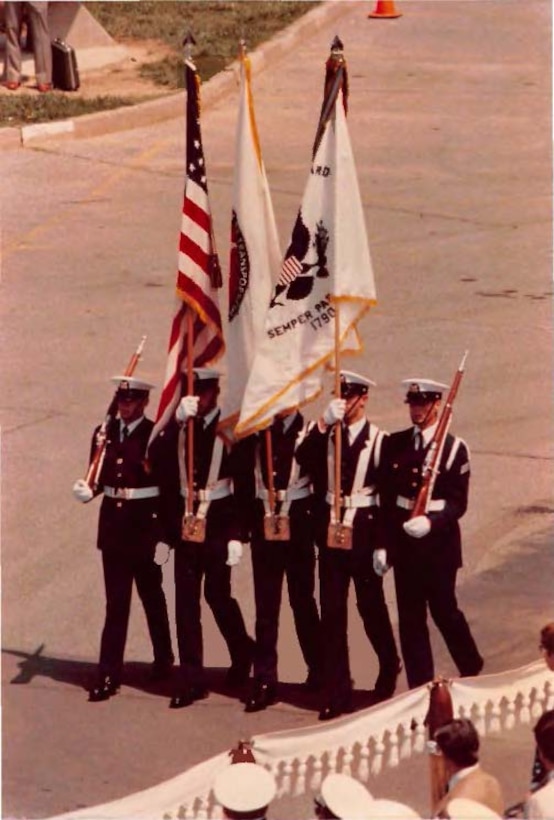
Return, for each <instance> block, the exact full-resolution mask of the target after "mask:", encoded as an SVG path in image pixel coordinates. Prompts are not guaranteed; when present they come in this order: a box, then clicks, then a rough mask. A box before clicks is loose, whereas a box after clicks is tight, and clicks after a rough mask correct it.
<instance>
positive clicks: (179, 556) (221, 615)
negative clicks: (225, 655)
mask: <svg viewBox="0 0 554 820" xmlns="http://www.w3.org/2000/svg"><path fill="white" fill-rule="evenodd" d="M226 561H227V539H226V538H221V539H220V538H217V539H212V540H209V541H208V540H207V541H206V542H205V543H203V544H197V543H192V542H191V541H182V542H181V544H180V545H179V546H178V547H177V548H176V549H175V620H176V626H177V643H178V646H179V660H180V664H181V683H182V685H184V686H204V685H205V680H204V652H203V640H202V614H201V605H200V600H201V595H202V581H204V597H205V598H206V603H207V604H208V606H209V607H210V609H211V610H212V612H213V615H214V618H215V622H216V624H217V626H218V628H219V631H220V632H221V634H222V636H223V638H224V640H225V643H226V644H227V648H228V650H229V655H230V656H231V663H233V664H235V663H239V664H240V663H241V662H244V661H245V659H246V658H247V657H248V656H249V653H250V647H251V641H250V638H249V636H248V633H247V632H246V627H245V625H244V620H243V617H242V613H241V611H240V608H239V605H238V603H237V601H236V600H235V599H234V598H233V597H232V595H231V567H228V566H227V564H226Z"/></svg>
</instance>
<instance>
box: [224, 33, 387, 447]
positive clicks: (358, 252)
mask: <svg viewBox="0 0 554 820" xmlns="http://www.w3.org/2000/svg"><path fill="white" fill-rule="evenodd" d="M347 92H348V87H347V72H346V63H345V60H344V55H343V50H342V43H341V42H340V40H339V39H338V38H336V39H335V41H334V42H333V45H332V47H331V55H330V57H329V59H328V61H327V64H326V77H325V90H324V97H323V103H322V108H321V115H320V121H319V125H318V129H317V133H316V138H315V143H314V149H313V159H312V164H311V168H310V174H309V177H308V182H307V184H306V188H305V191H304V196H303V198H302V203H301V206H300V209H299V211H298V215H297V217H296V222H295V224H294V227H293V230H292V236H291V241H290V244H289V247H288V249H287V252H286V254H285V259H284V261H283V263H282V266H281V273H280V275H279V278H278V280H277V283H276V285H275V287H274V289H273V293H272V296H271V299H270V303H269V309H268V311H267V314H266V318H265V328H264V335H263V338H262V340H261V342H260V346H259V349H258V352H257V354H256V357H255V359H254V362H253V365H252V369H251V372H250V376H249V379H248V383H247V386H246V390H245V395H244V399H243V403H242V407H241V412H240V418H239V422H238V424H237V426H236V428H235V433H236V435H237V436H238V437H242V436H246V435H248V434H250V433H252V432H254V431H255V430H260V429H262V428H264V427H265V426H267V425H268V424H269V423H270V422H271V419H272V418H273V417H274V416H275V414H276V413H278V412H280V411H282V410H285V409H290V408H294V407H300V406H301V405H302V404H305V403H306V402H308V401H311V400H313V399H314V398H315V397H316V396H317V394H318V392H319V391H320V389H321V380H322V376H323V372H324V368H325V367H326V366H332V364H333V358H334V355H335V346H336V339H338V344H339V347H340V351H341V352H347V351H348V352H360V351H361V349H362V344H361V339H360V338H359V334H358V332H357V325H358V323H359V321H360V320H361V318H362V317H363V316H364V315H365V314H366V312H367V311H368V310H369V309H370V307H371V306H372V305H374V304H375V303H376V293H375V282H374V276H373V267H372V262H371V256H370V251H369V244H368V239H367V232H366V225H365V218H364V212H363V205H362V200H361V196H360V190H359V185H358V179H357V175H356V168H355V164H354V157H353V153H352V147H351V143H350V136H349V133H348V127H347V123H346V102H347ZM339 303H340V321H339V327H338V328H337V332H336V331H335V313H336V306H337V304H339Z"/></svg>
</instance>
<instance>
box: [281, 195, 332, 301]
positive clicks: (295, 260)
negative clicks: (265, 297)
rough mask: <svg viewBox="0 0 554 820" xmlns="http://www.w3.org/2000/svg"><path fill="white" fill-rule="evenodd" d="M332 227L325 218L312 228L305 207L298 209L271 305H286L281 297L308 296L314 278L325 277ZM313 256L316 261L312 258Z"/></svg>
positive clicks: (298, 297) (297, 297)
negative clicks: (325, 222) (304, 212)
mask: <svg viewBox="0 0 554 820" xmlns="http://www.w3.org/2000/svg"><path fill="white" fill-rule="evenodd" d="M328 244H329V231H328V230H327V228H326V227H325V225H324V224H323V220H320V221H319V222H317V224H316V227H315V231H314V233H313V235H312V234H310V231H309V230H308V228H307V227H306V225H305V224H304V221H303V219H302V210H300V211H299V212H298V216H297V217H296V222H295V225H294V228H293V230H292V237H291V242H290V245H289V247H288V249H287V252H286V254H285V258H284V261H283V264H282V267H281V273H280V275H279V279H278V281H277V284H276V285H275V291H274V293H273V296H272V298H271V302H270V305H269V307H270V308H272V307H276V306H277V305H279V306H281V307H282V306H283V304H284V302H282V301H278V300H279V299H280V298H282V299H285V300H288V299H291V300H293V301H298V300H300V299H305V298H306V296H309V295H310V293H311V292H312V289H313V286H314V278H318V279H324V278H326V277H328V276H329V271H328V269H327V245H328ZM310 260H313V261H310Z"/></svg>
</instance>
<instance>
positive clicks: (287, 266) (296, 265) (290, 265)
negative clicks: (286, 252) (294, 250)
mask: <svg viewBox="0 0 554 820" xmlns="http://www.w3.org/2000/svg"><path fill="white" fill-rule="evenodd" d="M299 273H302V264H301V263H300V262H299V261H298V259H297V258H296V256H287V258H286V259H285V260H284V262H283V266H282V268H281V274H280V276H279V281H278V282H277V284H278V285H289V284H290V283H291V282H292V281H293V279H296V277H297V276H298V274H299Z"/></svg>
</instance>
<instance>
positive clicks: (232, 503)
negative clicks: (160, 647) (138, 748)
mask: <svg viewBox="0 0 554 820" xmlns="http://www.w3.org/2000/svg"><path fill="white" fill-rule="evenodd" d="M193 390H194V395H187V396H184V398H182V399H181V401H180V403H179V405H178V407H177V410H176V413H175V419H176V424H175V425H174V429H173V435H174V438H173V446H172V448H171V449H172V455H171V458H172V461H173V465H174V467H173V470H175V464H176V465H177V474H178V480H179V483H180V488H181V492H180V496H181V498H180V502H179V506H178V509H177V515H178V516H179V520H180V521H181V520H182V532H181V539H180V542H179V543H178V544H177V546H176V548H175V619H176V627H177V642H178V646H179V660H180V685H179V688H178V690H177V692H176V694H175V696H174V697H173V698H172V699H171V702H170V707H171V708H172V709H181V708H184V707H186V706H190V705H191V704H192V703H194V702H195V701H197V700H201V699H203V698H206V697H207V696H208V689H207V686H206V680H205V671H204V661H203V638H202V620H201V607H200V603H201V592H202V582H204V596H205V599H206V602H207V604H208V605H209V607H210V609H211V610H212V612H213V615H214V618H215V621H216V624H217V626H218V628H219V630H220V632H221V634H222V635H223V638H224V639H225V642H226V644H227V648H228V650H229V655H230V656H231V666H230V668H229V670H228V671H227V678H226V682H227V684H228V685H229V686H233V687H241V686H244V685H246V683H247V681H248V678H249V675H250V669H251V666H252V659H253V654H254V641H253V640H252V638H250V637H249V635H248V633H247V632H246V627H245V625H244V620H243V617H242V613H241V611H240V608H239V605H238V603H237V601H236V600H235V598H233V597H232V594H231V567H232V566H234V565H236V564H238V562H239V560H240V558H241V557H242V541H244V540H247V539H246V538H245V533H244V532H243V531H242V529H241V522H240V516H239V514H238V511H237V504H236V499H235V496H234V492H233V478H234V474H235V473H236V466H235V460H234V454H233V450H232V448H229V447H228V445H227V444H226V442H225V439H224V438H223V436H222V435H220V434H218V432H217V424H218V420H219V416H220V410H219V408H218V406H217V400H218V396H219V373H218V372H217V371H216V370H213V369H211V368H195V370H194V384H193ZM189 420H194V421H193V422H191V424H192V427H193V435H192V475H190V461H191V442H190V440H189V430H190V426H189ZM171 435H172V432H171V430H170V429H169V425H168V427H166V439H167V438H168V437H170V436H171ZM170 469H171V468H170ZM191 488H192V498H191V497H190V493H191ZM187 511H190V513H189V512H187ZM183 513H184V515H183Z"/></svg>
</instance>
